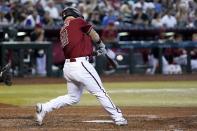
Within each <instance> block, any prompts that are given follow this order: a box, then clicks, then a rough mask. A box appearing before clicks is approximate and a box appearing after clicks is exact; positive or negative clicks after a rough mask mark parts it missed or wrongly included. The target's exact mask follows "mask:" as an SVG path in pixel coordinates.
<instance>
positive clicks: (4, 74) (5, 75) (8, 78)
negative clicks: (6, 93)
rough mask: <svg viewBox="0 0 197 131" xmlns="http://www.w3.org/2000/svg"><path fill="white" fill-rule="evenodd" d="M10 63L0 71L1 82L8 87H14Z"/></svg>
mask: <svg viewBox="0 0 197 131" xmlns="http://www.w3.org/2000/svg"><path fill="white" fill-rule="evenodd" d="M10 67H11V65H10V63H8V64H7V65H5V66H4V67H3V68H2V69H1V70H0V81H1V82H4V83H5V84H6V85H8V86H11V85H12V75H11V73H10V72H9V70H10Z"/></svg>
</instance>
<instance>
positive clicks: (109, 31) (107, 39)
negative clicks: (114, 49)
mask: <svg viewBox="0 0 197 131" xmlns="http://www.w3.org/2000/svg"><path fill="white" fill-rule="evenodd" d="M117 36H118V30H117V28H116V26H115V24H114V23H113V22H110V23H109V24H108V25H107V26H106V28H104V30H103V31H102V34H101V39H102V40H103V42H104V43H114V42H117Z"/></svg>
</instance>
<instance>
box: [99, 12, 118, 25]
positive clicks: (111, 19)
mask: <svg viewBox="0 0 197 131" xmlns="http://www.w3.org/2000/svg"><path fill="white" fill-rule="evenodd" d="M116 21H117V17H116V16H115V15H114V13H113V10H112V9H109V11H108V12H107V15H106V16H105V17H104V18H103V20H102V25H103V26H107V25H108V24H109V23H110V22H113V23H114V22H116Z"/></svg>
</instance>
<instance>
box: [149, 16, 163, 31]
mask: <svg viewBox="0 0 197 131" xmlns="http://www.w3.org/2000/svg"><path fill="white" fill-rule="evenodd" d="M151 25H152V26H153V27H156V28H158V27H162V26H163V23H162V21H161V13H155V14H154V17H153V19H152V21H151Z"/></svg>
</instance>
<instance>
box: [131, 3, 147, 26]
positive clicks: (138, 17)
mask: <svg viewBox="0 0 197 131" xmlns="http://www.w3.org/2000/svg"><path fill="white" fill-rule="evenodd" d="M135 11H136V13H135V14H134V16H133V22H134V24H135V25H137V26H140V27H145V26H147V25H148V22H149V19H148V16H147V14H145V13H143V12H142V7H141V6H136V7H135Z"/></svg>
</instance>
